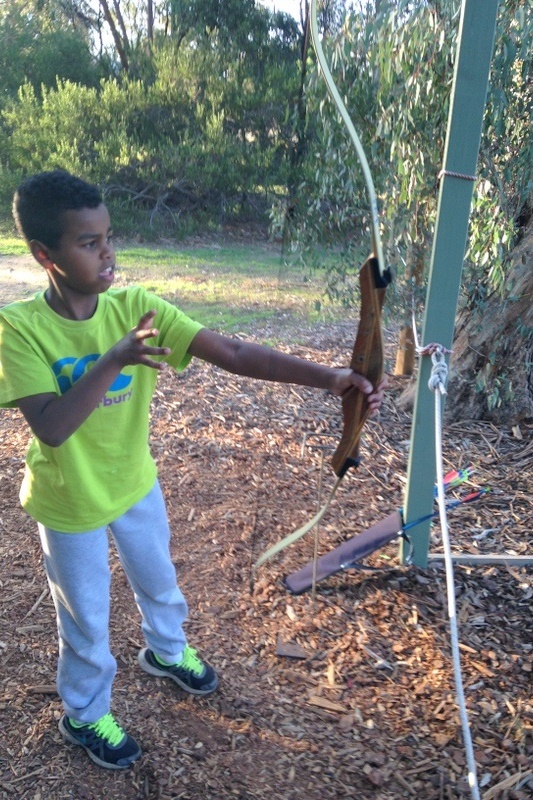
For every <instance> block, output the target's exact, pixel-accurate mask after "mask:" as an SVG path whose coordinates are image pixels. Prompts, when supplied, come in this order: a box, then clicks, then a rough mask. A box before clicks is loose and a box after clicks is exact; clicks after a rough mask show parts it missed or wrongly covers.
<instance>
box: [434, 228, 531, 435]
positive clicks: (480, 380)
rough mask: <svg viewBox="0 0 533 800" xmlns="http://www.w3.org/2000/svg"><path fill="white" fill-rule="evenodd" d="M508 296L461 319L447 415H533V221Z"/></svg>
mask: <svg viewBox="0 0 533 800" xmlns="http://www.w3.org/2000/svg"><path fill="white" fill-rule="evenodd" d="M507 283H508V287H509V289H508V292H507V295H506V297H505V298H502V297H501V296H499V295H496V294H494V295H492V296H491V297H489V298H488V299H487V301H486V303H484V304H483V307H482V308H478V309H476V310H475V311H474V312H473V313H472V312H470V311H461V312H460V313H459V315H458V317H457V320H456V328H455V341H454V345H453V350H454V353H453V356H452V362H451V369H450V374H449V380H448V394H449V398H448V400H447V402H446V417H447V419H448V420H450V421H459V420H460V419H486V420H491V421H492V422H495V423H497V424H501V423H505V424H515V423H518V422H520V420H524V419H528V418H533V224H530V225H529V227H528V229H527V231H526V235H525V236H524V238H523V239H522V241H521V243H520V244H519V245H518V247H517V248H516V249H515V251H514V253H513V256H512V268H511V271H510V273H509V277H508V280H507Z"/></svg>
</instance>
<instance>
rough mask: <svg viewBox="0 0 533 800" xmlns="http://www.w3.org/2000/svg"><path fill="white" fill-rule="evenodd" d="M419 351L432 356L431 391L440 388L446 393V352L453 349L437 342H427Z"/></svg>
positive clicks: (440, 390)
mask: <svg viewBox="0 0 533 800" xmlns="http://www.w3.org/2000/svg"><path fill="white" fill-rule="evenodd" d="M417 351H418V354H419V355H421V356H431V361H432V364H433V368H432V370H431V377H430V379H429V381H428V386H429V388H430V389H431V391H432V392H436V391H437V390H438V391H439V392H440V393H441V394H446V380H447V378H448V365H447V364H446V358H445V353H451V352H453V351H452V350H447V349H446V347H443V346H442V345H441V344H437V343H436V342H432V343H431V344H426V345H425V346H424V347H418V348H417Z"/></svg>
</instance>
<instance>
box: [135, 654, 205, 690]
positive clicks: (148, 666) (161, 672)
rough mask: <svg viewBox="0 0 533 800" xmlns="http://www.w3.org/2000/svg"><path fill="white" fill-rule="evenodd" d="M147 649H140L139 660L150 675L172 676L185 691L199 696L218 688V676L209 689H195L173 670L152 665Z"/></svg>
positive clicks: (142, 667)
mask: <svg viewBox="0 0 533 800" xmlns="http://www.w3.org/2000/svg"><path fill="white" fill-rule="evenodd" d="M147 649H148V648H146V647H145V648H144V650H141V651H140V653H139V655H138V656H137V661H138V662H139V666H140V668H141V669H143V670H144V671H145V672H147V673H148V674H149V675H154V677H156V678H170V679H171V680H173V681H174V683H177V684H178V686H180V687H181V688H182V689H183V691H184V692H187V693H188V694H195V695H197V696H199V697H203V696H205V695H207V694H212V693H213V692H214V691H215V690H216V688H217V686H218V678H217V679H216V682H215V685H214V686H211V687H210V688H209V689H193V688H192V687H191V686H189V684H188V683H184V682H183V681H181V680H180V679H179V678H178V676H177V675H172V673H171V672H166V671H165V670H164V669H158V668H157V667H154V666H152V664H150V663H149V662H148V661H147V660H146V656H145V654H146V651H147Z"/></svg>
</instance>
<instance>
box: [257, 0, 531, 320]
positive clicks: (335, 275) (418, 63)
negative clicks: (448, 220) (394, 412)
mask: <svg viewBox="0 0 533 800" xmlns="http://www.w3.org/2000/svg"><path fill="white" fill-rule="evenodd" d="M459 6H460V3H459V0H440V2H438V3H437V2H426V1H425V0H416V1H415V2H407V0H402V2H391V1H389V0H383V2H381V3H380V4H379V5H378V4H376V6H375V7H374V6H373V5H368V6H367V8H366V10H365V11H362V12H360V13H352V14H351V15H350V16H349V17H348V18H347V19H346V22H345V24H344V25H343V26H342V28H341V29H340V30H339V31H338V33H337V34H336V35H335V36H334V37H330V38H328V39H327V41H326V42H325V49H326V51H327V57H328V61H329V63H330V65H331V69H332V73H333V75H334V78H335V81H336V83H337V86H338V88H339V91H340V94H341V96H342V97H343V98H344V100H345V103H346V106H347V108H348V110H349V113H350V116H351V117H352V119H353V121H354V124H355V127H356V129H357V131H358V133H359V134H360V136H361V139H362V142H363V146H364V148H365V151H366V153H367V156H368V159H369V162H370V165H371V169H372V173H373V176H374V182H375V184H376V190H377V193H378V198H379V205H380V208H381V218H382V236H383V240H384V247H385V254H386V260H387V262H388V263H389V264H390V265H392V266H393V268H394V271H395V273H396V275H397V278H398V280H397V281H396V287H395V291H396V296H395V301H396V302H398V301H399V302H400V305H401V306H403V308H404V309H405V311H404V313H405V316H406V317H410V316H411V305H412V299H411V296H412V294H413V289H414V288H416V281H415V280H414V276H415V275H416V273H417V269H418V268H419V267H420V266H422V267H423V266H424V265H425V266H427V265H428V262H429V254H430V246H431V240H432V235H433V229H434V225H435V217H436V208H437V188H438V187H437V175H438V173H439V170H440V167H441V165H442V159H443V149H444V140H445V135H446V127H447V117H448V108H449V97H450V92H451V87H452V81H453V73H454V59H455V50H456V44H457V42H456V39H457V32H458V22H459V20H458V12H459ZM376 9H379V10H376ZM532 35H533V6H531V3H529V2H527V0H516V2H513V3H511V4H501V7H500V18H499V23H498V31H497V35H496V47H495V54H494V60H493V69H492V79H491V85H490V87H489V95H488V101H487V112H486V118H485V126H484V131H483V139H482V146H481V153H480V159H479V174H480V175H481V176H482V180H480V181H479V182H478V184H477V187H476V194H475V198H474V207H473V213H472V224H471V231H470V237H469V243H470V246H469V252H468V262H467V263H468V270H467V272H466V276H467V278H468V281H467V282H466V285H465V295H466V297H467V298H468V299H469V300H470V301H472V298H473V296H474V293H473V292H472V291H471V290H472V286H476V287H477V288H478V289H479V290H480V292H481V288H482V287H483V286H484V285H486V290H489V289H492V290H494V289H495V288H500V289H501V288H502V287H503V286H504V284H505V279H506V275H507V271H508V267H509V265H508V254H509V251H510V248H511V247H512V245H513V244H514V242H515V241H516V233H517V226H519V225H520V224H524V222H525V221H526V220H527V217H528V215H530V214H531V209H532V208H533V203H532V200H531V198H532V188H533V137H532V125H531V122H532V120H531V109H532V108H533V88H532V87H533V74H532V73H533V59H532V57H531V46H530V45H531V40H532ZM307 98H308V104H309V106H308V108H309V112H310V113H312V114H316V115H317V116H318V117H319V120H320V124H319V125H317V127H316V129H315V131H314V136H313V137H312V138H310V142H311V148H312V149H311V152H309V154H308V158H307V159H306V162H305V164H304V167H303V170H302V174H301V185H300V193H299V197H300V201H299V206H298V207H297V209H296V212H297V213H296V214H295V216H294V218H293V225H294V240H293V241H294V242H295V245H296V247H298V248H299V249H300V251H301V252H302V254H303V255H304V257H306V258H309V254H311V255H310V260H313V257H314V256H315V255H316V252H317V249H318V245H319V243H324V242H328V241H329V242H331V244H332V245H335V246H336V247H337V248H340V249H339V257H338V265H337V266H336V267H335V268H334V269H333V270H332V271H331V274H330V284H329V285H330V293H331V294H332V295H333V296H335V297H337V298H341V299H344V300H345V301H348V300H349V290H350V287H351V286H354V281H353V266H352V264H354V262H355V263H357V261H358V260H359V258H358V253H359V251H360V249H361V247H362V248H363V250H365V249H367V250H368V249H369V247H370V234H369V221H368V211H367V209H368V199H367V196H366V191H365V187H364V184H363V180H362V172H361V168H360V165H359V163H358V161H357V157H356V154H355V152H354V149H353V147H352V145H351V142H350V140H349V137H348V135H347V132H346V131H345V129H344V127H343V126H342V124H341V122H340V118H339V115H338V113H337V110H336V109H335V107H334V106H333V104H332V103H331V102H330V101H329V98H327V97H326V89H325V84H324V82H323V80H322V78H321V76H319V74H318V72H317V70H316V69H313V70H311V75H310V80H309V85H308V92H307ZM285 213H286V209H285V208H284V207H283V204H279V206H278V208H277V209H275V210H274V214H273V217H274V225H276V224H277V225H278V226H279V225H280V223H281V220H282V219H283V215H284V214H285ZM315 263H317V262H316V258H315ZM421 288H423V287H422V286H420V288H419V291H420V289H421ZM486 290H483V292H485V291H486ZM483 292H481V294H482V293H483ZM478 296H480V295H478ZM415 299H416V297H415Z"/></svg>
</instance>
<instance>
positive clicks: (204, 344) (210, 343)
mask: <svg viewBox="0 0 533 800" xmlns="http://www.w3.org/2000/svg"><path fill="white" fill-rule="evenodd" d="M188 352H189V353H190V355H192V356H195V357H196V358H201V359H203V360H204V361H209V362H210V363H211V364H215V365H216V366H217V367H221V368H222V369H225V370H227V371H228V372H233V373H235V374H237V375H245V376H247V377H249V378H259V379H261V380H265V381H276V382H278V383H294V384H299V385H300V386H312V387H314V388H317V389H329V391H331V392H333V394H336V395H339V396H340V395H343V394H344V393H345V392H347V391H349V390H350V389H352V388H353V387H356V388H357V389H360V390H361V391H362V392H363V393H364V394H365V395H366V396H367V400H368V403H369V406H370V409H371V411H372V410H375V409H377V408H379V405H380V404H381V399H382V390H383V388H384V386H381V387H373V386H372V384H371V383H370V381H368V380H367V379H366V378H364V377H363V376H362V375H358V374H357V373H355V372H353V371H352V370H351V369H335V368H332V367H327V366H324V365H321V364H316V363H315V362H313V361H307V360H306V359H303V358H297V357H296V356H290V355H287V354H285V353H281V352H280V351H279V350H273V349H271V348H269V347H264V346H263V345H258V344H252V343H249V342H242V341H240V340H238V339H230V338H228V337H227V336H221V335H220V334H218V333H215V332H214V331H210V330H208V329H206V328H203V329H202V330H201V331H199V332H198V333H197V334H196V336H195V337H194V339H193V340H192V342H191V344H190V346H189V350H188Z"/></svg>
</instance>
